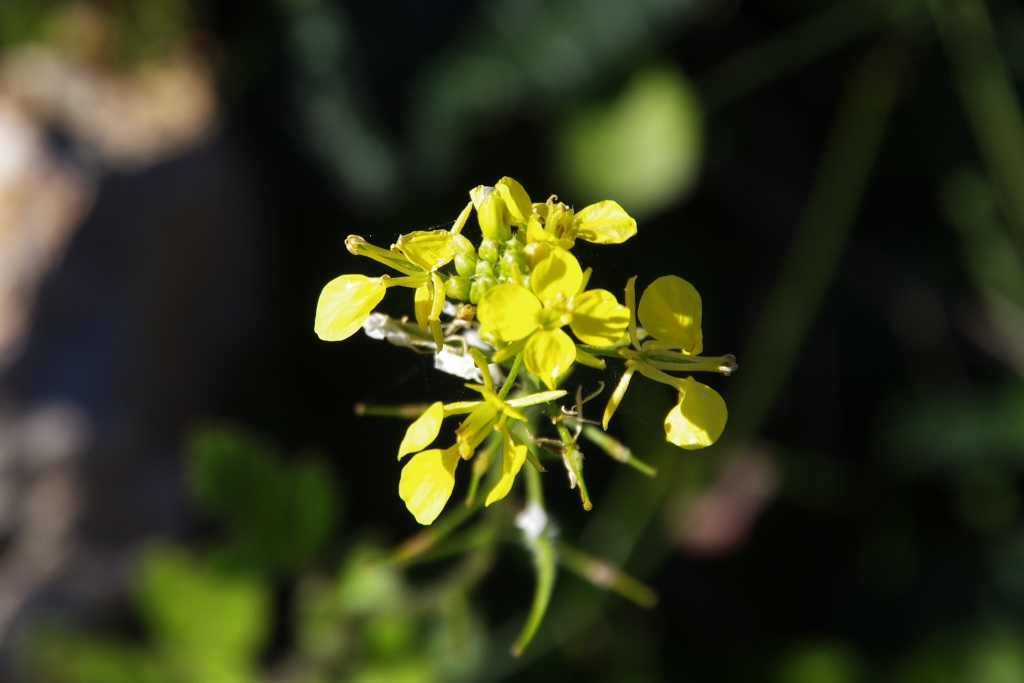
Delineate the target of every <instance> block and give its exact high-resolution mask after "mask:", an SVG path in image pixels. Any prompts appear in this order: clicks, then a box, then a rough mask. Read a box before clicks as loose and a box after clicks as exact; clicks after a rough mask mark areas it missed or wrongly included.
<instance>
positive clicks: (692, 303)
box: [637, 275, 701, 353]
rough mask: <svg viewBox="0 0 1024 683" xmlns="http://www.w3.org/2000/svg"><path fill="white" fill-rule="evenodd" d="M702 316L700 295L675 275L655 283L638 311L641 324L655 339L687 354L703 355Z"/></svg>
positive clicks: (641, 299) (661, 278) (645, 295)
mask: <svg viewBox="0 0 1024 683" xmlns="http://www.w3.org/2000/svg"><path fill="white" fill-rule="evenodd" d="M700 315H701V307H700V294H698V293H697V290H696V289H694V287H693V285H691V284H690V283H689V282H687V281H686V280H684V279H683V278H681V277H677V276H675V275H666V276H665V277H659V278H658V279H657V280H655V281H654V282H652V283H651V285H650V286H649V287H648V288H647V289H646V290H645V291H644V295H643V296H642V297H640V308H639V310H638V311H637V316H638V317H639V318H640V324H641V325H643V326H644V329H645V330H647V332H648V333H649V334H650V335H651V336H653V337H654V338H655V339H657V340H658V341H660V342H663V343H666V344H668V345H669V347H671V348H673V349H680V350H682V351H685V352H687V353H700V346H701V331H700Z"/></svg>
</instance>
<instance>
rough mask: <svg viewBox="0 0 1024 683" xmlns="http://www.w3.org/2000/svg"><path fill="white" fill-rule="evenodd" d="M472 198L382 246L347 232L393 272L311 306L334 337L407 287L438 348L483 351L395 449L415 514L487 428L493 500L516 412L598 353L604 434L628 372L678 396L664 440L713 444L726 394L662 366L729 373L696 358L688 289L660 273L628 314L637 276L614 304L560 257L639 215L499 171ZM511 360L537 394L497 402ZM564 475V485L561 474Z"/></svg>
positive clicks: (698, 342)
mask: <svg viewBox="0 0 1024 683" xmlns="http://www.w3.org/2000/svg"><path fill="white" fill-rule="evenodd" d="M469 194H470V199H471V201H470V202H469V203H468V204H467V205H466V208H465V209H464V210H463V211H462V213H461V214H460V215H459V218H458V220H456V222H455V224H454V225H453V226H452V228H451V229H450V230H430V231H416V232H411V233H409V234H406V235H402V236H400V237H399V238H398V240H397V241H396V242H395V244H394V245H392V246H391V248H390V249H383V248H381V247H376V246H373V245H371V244H369V243H367V242H366V240H364V239H363V238H361V237H358V236H355V235H353V236H350V237H349V238H348V239H347V240H346V246H347V247H348V249H349V251H350V252H352V253H353V254H356V255H361V256H367V257H369V258H372V259H374V260H376V261H378V262H380V263H383V264H384V265H387V266H388V267H390V268H392V269H393V270H395V271H397V272H398V273H400V276H397V277H390V276H388V275H382V276H379V277H368V276H365V275H360V274H353V275H342V276H340V277H338V278H336V279H334V280H332V281H331V282H329V283H328V284H327V286H325V287H324V289H323V292H322V293H321V295H320V300H319V302H318V304H317V311H316V321H315V324H314V329H315V331H316V333H317V334H318V335H319V336H320V338H321V339H324V340H327V341H337V340H341V339H346V338H348V337H350V336H352V335H353V334H354V333H355V332H356V330H358V329H360V328H361V327H362V326H363V325H364V323H366V322H367V319H368V318H369V316H370V314H371V313H372V312H373V311H374V309H375V308H376V307H377V305H378V304H380V302H381V301H382V300H383V299H384V296H385V293H386V292H387V290H388V289H389V288H390V287H396V286H400V287H409V288H412V289H414V290H415V293H414V297H413V303H414V311H415V317H416V322H417V324H418V326H419V328H420V329H421V330H423V333H424V336H425V338H430V339H432V340H433V344H434V346H435V347H436V351H437V352H438V353H439V354H440V353H441V352H442V350H443V349H444V348H445V344H446V343H450V342H452V341H453V340H456V338H458V339H457V341H459V342H461V344H462V347H464V348H469V346H470V345H469V344H468V343H467V342H466V340H465V338H464V337H460V335H463V334H465V332H466V331H467V330H470V329H472V330H473V331H474V332H476V337H477V339H478V340H482V342H485V343H482V344H481V343H480V342H479V341H478V342H477V345H478V346H480V347H482V348H483V350H481V349H480V348H472V350H471V353H472V355H473V360H474V362H475V363H476V366H477V367H478V369H479V372H480V375H481V377H482V381H483V384H467V385H466V386H467V387H468V388H470V389H472V390H474V391H477V392H479V393H480V394H481V395H482V398H481V400H479V401H470V402H463V403H457V404H449V405H444V404H442V403H440V402H438V403H435V404H433V405H432V406H430V407H429V408H428V409H427V410H426V412H424V413H423V414H422V415H421V416H420V417H419V418H418V419H417V420H416V421H415V422H414V423H413V424H412V425H411V426H410V427H409V429H408V431H407V433H406V435H405V438H404V439H403V441H402V444H401V446H400V448H399V453H398V457H399V459H401V458H402V457H404V456H406V455H409V454H414V455H413V457H412V458H411V459H410V461H409V462H408V463H407V464H406V465H405V468H404V469H403V470H402V477H401V483H400V484H399V494H400V496H401V497H402V499H403V500H404V501H405V503H406V505H407V507H408V508H409V510H410V512H412V514H413V515H414V516H415V517H416V520H417V521H418V522H420V523H421V524H430V523H431V522H433V521H434V519H435V518H436V517H437V515H438V514H440V512H441V510H442V509H443V508H444V506H445V504H446V503H447V501H448V499H449V497H450V496H451V493H452V490H453V487H454V482H455V468H456V466H457V465H458V463H459V461H460V460H463V459H466V460H468V459H469V458H472V457H473V455H474V454H475V452H476V450H477V448H478V447H480V445H481V444H482V443H483V442H484V441H485V440H486V439H487V437H488V436H490V435H491V434H494V433H495V432H498V433H500V435H501V436H500V438H501V440H502V466H501V467H502V469H501V475H500V478H499V479H498V480H497V483H496V484H495V485H494V486H493V488H492V489H491V491H490V493H489V494H488V496H487V499H486V504H487V505H490V504H491V503H494V502H496V501H498V500H500V499H502V498H504V497H505V496H506V495H507V494H508V492H509V491H510V490H511V487H512V483H513V481H514V479H515V476H516V474H517V473H518V472H519V470H520V468H521V467H522V466H523V463H524V462H526V460H527V459H528V449H527V446H526V445H525V444H523V443H522V442H521V440H520V439H519V438H518V437H517V436H516V435H514V434H513V433H512V432H511V431H510V429H509V426H510V423H514V422H515V421H520V422H526V421H527V416H526V415H524V414H523V413H522V412H521V411H520V409H521V408H526V407H529V406H535V405H539V404H543V403H549V402H552V401H555V400H557V399H559V398H561V397H563V396H564V395H565V393H566V392H565V391H563V390H559V389H558V388H557V387H558V384H559V382H560V381H561V380H562V379H564V378H565V376H566V374H567V373H568V372H569V371H570V369H571V368H572V367H573V365H574V364H576V363H582V364H584V365H588V366H592V367H598V368H602V369H603V368H604V367H605V361H604V360H603V359H602V358H601V356H603V357H611V358H620V359H624V360H625V371H624V373H623V375H622V378H621V380H620V382H619V384H618V386H617V388H616V389H615V391H614V392H613V394H612V397H611V399H610V400H609V402H608V404H607V407H606V409H605V413H604V419H603V426H604V428H605V429H607V426H608V421H609V420H610V419H611V417H612V414H613V413H614V412H615V410H616V408H617V407H618V405H619V403H620V402H621V400H622V397H623V395H624V394H625V392H626V389H627V387H628V386H629V383H630V380H631V378H632V376H633V374H634V373H636V372H639V373H640V374H642V375H644V376H645V377H648V378H650V379H653V380H655V381H657V382H662V383H665V384H668V385H670V386H672V387H674V388H675V389H677V391H678V393H679V402H678V404H677V405H676V406H675V408H673V409H672V410H671V411H670V412H669V414H668V416H667V417H666V418H665V433H666V438H667V439H668V440H669V441H671V442H672V443H674V444H676V445H678V446H680V447H682V448H686V449H693V448H703V447H705V446H709V445H711V444H712V443H714V442H715V441H716V440H717V439H718V437H719V436H720V435H721V433H722V430H723V429H724V427H725V422H726V418H727V411H726V407H725V402H724V401H723V400H722V398H721V396H719V395H718V393H717V392H715V391H714V390H713V389H711V388H710V387H708V386H706V385H704V384H700V383H699V382H697V381H695V380H694V379H693V378H692V377H690V376H686V377H685V378H681V377H676V376H673V375H670V374H668V373H669V372H672V371H680V372H687V373H689V372H694V371H712V372H721V373H725V374H728V373H730V372H731V371H732V370H735V368H736V365H735V362H734V360H733V359H732V357H731V356H723V357H720V358H704V357H702V356H700V355H699V354H700V352H701V348H702V335H701V327H700V324H701V301H700V296H699V295H698V294H697V291H696V290H695V289H694V288H693V286H692V285H690V284H689V283H688V282H686V281H685V280H683V279H681V278H679V277H676V276H674V275H670V276H666V277H662V278H659V279H658V280H655V281H654V282H653V283H652V284H651V285H650V286H649V287H648V288H647V289H646V291H645V292H644V294H643V296H642V297H641V300H640V306H639V310H637V308H636V305H635V293H634V286H635V280H636V278H635V277H634V278H632V279H630V280H629V283H628V285H627V287H626V298H625V305H623V304H620V303H619V302H618V301H617V300H616V297H615V295H614V294H612V293H611V292H609V291H607V290H604V289H588V288H587V284H588V282H589V280H590V274H591V269H589V268H588V269H586V270H585V271H584V270H583V268H582V267H581V266H580V264H579V261H577V259H576V257H575V256H574V255H573V254H572V253H571V249H572V248H573V247H574V246H575V244H576V240H584V241H587V242H592V243H596V244H620V243H622V242H625V241H626V240H627V239H629V238H630V237H632V236H633V235H635V234H636V221H634V220H633V219H632V218H631V217H630V216H629V215H628V214H627V213H626V212H625V211H624V210H623V209H622V207H620V206H619V205H618V204H616V203H615V202H613V201H602V202H598V203H596V204H592V205H590V206H587V207H585V208H584V209H582V210H580V211H579V212H575V211H574V210H573V209H572V207H569V206H566V205H565V204H563V203H561V202H558V201H557V197H554V196H552V197H551V198H549V199H548V200H547V201H546V202H544V203H534V202H532V201H531V199H530V197H529V195H528V194H527V192H526V190H525V189H524V188H523V186H522V185H520V184H519V183H518V182H516V181H515V180H513V179H511V178H507V177H506V178H502V179H501V180H499V181H498V182H497V183H496V184H495V185H494V186H493V187H485V186H480V187H476V188H474V189H473V190H471V191H470V193H469ZM474 211H475V212H476V217H477V222H478V224H479V227H480V232H481V239H480V242H479V244H477V245H474V244H473V242H472V241H471V240H470V239H468V238H467V237H466V236H464V235H463V234H462V231H463V229H464V228H465V226H466V224H467V221H468V220H469V217H470V215H471V214H472V213H473V212H474ZM448 300H451V301H453V302H459V304H460V307H459V309H458V315H457V319H458V322H459V324H458V325H452V324H450V323H449V324H442V321H441V316H442V314H443V313H444V311H445V305H446V302H447V301H448ZM474 318H475V319H474ZM638 319H639V323H640V325H641V326H642V327H639V326H638V325H637V321H638ZM565 327H568V328H569V330H570V331H571V332H572V335H573V336H574V337H575V339H573V337H571V336H570V335H569V334H567V333H566V331H565V330H564V329H563V328H565ZM428 333H429V337H427V336H426V335H427V334H428ZM644 337H647V338H646V339H645V340H643V341H642V342H641V339H642V338H644ZM427 343H429V342H427ZM513 360H514V361H515V362H514V364H513V366H512V368H513V369H512V371H511V373H510V376H509V378H508V381H506V383H505V386H503V387H501V390H500V391H497V392H496V391H495V390H494V387H493V386H492V383H491V382H492V380H491V373H490V368H489V365H493V364H502V363H506V362H509V361H513ZM467 361H468V359H467ZM520 367H523V368H524V369H525V371H526V373H528V374H527V375H526V377H524V382H523V384H524V386H530V385H536V384H538V383H539V384H543V385H544V386H546V387H547V389H548V390H547V391H541V392H536V393H533V394H529V395H524V396H518V397H516V398H512V399H508V398H507V394H508V393H509V390H510V389H511V387H512V382H513V380H514V379H515V376H516V373H517V372H518V371H519V369H520ZM452 415H466V417H465V418H464V420H463V421H462V423H461V424H460V425H459V427H458V428H457V429H456V432H455V434H456V439H455V444H453V445H452V446H450V447H449V448H445V449H428V447H429V446H430V445H431V444H432V443H433V442H434V440H435V439H436V438H437V436H438V434H439V433H440V428H441V422H442V420H443V419H444V418H446V417H449V416H452ZM581 417H582V416H578V415H577V418H581ZM531 438H532V437H531ZM533 462H535V461H533ZM570 480H571V481H573V482H575V479H574V478H573V477H572V476H571V477H570Z"/></svg>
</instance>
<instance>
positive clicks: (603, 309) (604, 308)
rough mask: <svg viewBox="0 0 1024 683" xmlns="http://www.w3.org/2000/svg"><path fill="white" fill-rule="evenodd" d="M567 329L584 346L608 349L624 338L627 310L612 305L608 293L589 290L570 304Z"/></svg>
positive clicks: (614, 301) (620, 305)
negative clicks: (606, 347) (569, 319)
mask: <svg viewBox="0 0 1024 683" xmlns="http://www.w3.org/2000/svg"><path fill="white" fill-rule="evenodd" d="M569 327H571V328H572V332H573V334H575V335H576V337H577V338H578V339H579V340H580V341H581V342H583V343H584V344H590V345H591V346H611V345H612V344H615V343H617V342H618V341H619V340H620V339H622V336H623V335H624V334H626V328H627V327H629V309H628V308H626V307H625V306H623V305H622V304H620V303H619V302H618V301H616V300H615V295H614V294H612V293H611V292H609V291H607V290H604V289H592V290H590V291H589V292H584V293H583V294H580V295H579V296H578V297H576V298H575V299H574V300H573V313H572V321H571V322H570V323H569Z"/></svg>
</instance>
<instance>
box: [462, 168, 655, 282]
mask: <svg viewBox="0 0 1024 683" xmlns="http://www.w3.org/2000/svg"><path fill="white" fill-rule="evenodd" d="M470 196H471V197H472V198H473V203H474V205H475V206H476V210H477V218H478V220H479V221H480V229H481V230H482V231H483V233H484V236H485V237H488V238H492V239H497V240H506V239H508V238H509V237H510V236H511V232H510V226H511V225H517V226H519V227H520V228H524V229H526V241H527V246H528V249H527V251H528V253H531V255H532V261H533V264H536V263H538V262H539V261H541V260H542V259H543V258H544V257H545V256H547V249H548V248H550V247H561V248H562V249H572V248H573V246H575V244H576V240H577V239H582V240H585V241H587V242H593V243H595V244H621V243H622V242H625V241H626V240H628V239H629V238H630V237H632V236H633V235H635V234H636V221H635V220H633V218H631V217H630V215H629V214H628V213H626V212H625V211H624V210H623V208H622V207H621V206H619V205H618V204H617V203H615V202H613V201H610V200H606V201H602V202H598V203H596V204H591V205H590V206H587V207H585V208H583V209H581V210H580V211H578V212H575V211H573V209H572V207H569V206H566V205H565V204H563V203H561V202H557V201H556V200H557V197H555V196H552V197H550V198H548V200H547V202H545V203H543V204H537V203H533V202H531V200H530V195H529V194H527V192H526V190H525V189H524V188H523V186H522V185H520V184H519V183H518V182H516V181H515V180H513V179H512V178H509V177H507V176H506V177H504V178H502V179H501V180H499V181H498V182H497V183H495V185H494V187H493V188H491V187H484V186H483V185H481V186H479V187H476V188H474V189H473V190H472V191H471V192H470ZM502 205H503V206H502ZM531 244H533V245H536V246H534V247H530V246H529V245H531ZM531 265H532V264H531Z"/></svg>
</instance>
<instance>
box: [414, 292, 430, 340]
mask: <svg viewBox="0 0 1024 683" xmlns="http://www.w3.org/2000/svg"><path fill="white" fill-rule="evenodd" d="M433 300H434V299H433V296H432V295H431V293H430V287H428V286H427V285H423V286H422V287H417V288H416V294H415V295H414V296H413V300H412V307H413V310H414V311H416V324H417V325H419V326H420V329H421V330H425V329H427V321H428V320H429V319H430V308H431V306H432V303H433Z"/></svg>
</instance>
